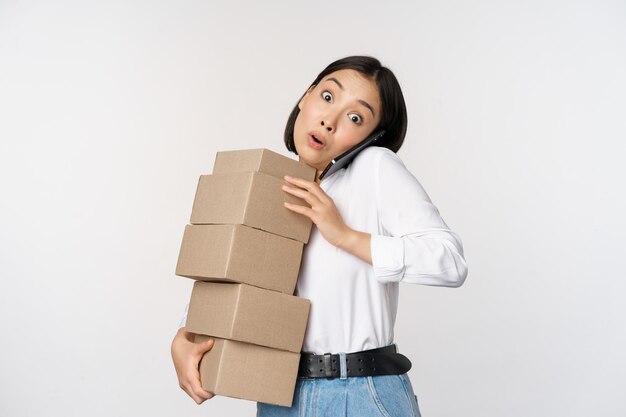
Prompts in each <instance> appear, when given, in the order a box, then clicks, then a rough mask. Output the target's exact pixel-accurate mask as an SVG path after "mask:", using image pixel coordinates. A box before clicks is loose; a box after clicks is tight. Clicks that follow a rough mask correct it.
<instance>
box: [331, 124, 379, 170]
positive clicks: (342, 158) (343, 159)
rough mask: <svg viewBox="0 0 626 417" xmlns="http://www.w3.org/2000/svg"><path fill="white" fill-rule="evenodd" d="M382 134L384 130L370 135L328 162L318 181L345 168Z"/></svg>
mask: <svg viewBox="0 0 626 417" xmlns="http://www.w3.org/2000/svg"><path fill="white" fill-rule="evenodd" d="M384 134H385V131H384V130H379V131H378V132H376V133H374V134H373V135H371V136H370V137H368V138H367V139H365V140H363V141H362V142H360V143H357V144H356V145H355V146H353V147H352V148H350V149H348V150H347V151H345V152H344V153H342V154H341V155H339V156H338V157H336V158H335V159H333V160H332V161H330V164H328V165H327V166H326V168H324V170H323V171H322V173H321V174H320V181H321V180H322V179H323V178H324V177H325V176H327V175H331V174H333V173H335V172H337V171H339V170H340V169H341V168H344V167H347V166H348V164H349V163H350V162H352V160H353V159H354V157H355V156H356V155H357V154H358V153H359V152H361V151H362V150H363V149H365V148H367V147H368V146H370V145H372V144H374V143H375V142H376V141H377V140H378V139H380V138H381V137H382V136H383V135H384Z"/></svg>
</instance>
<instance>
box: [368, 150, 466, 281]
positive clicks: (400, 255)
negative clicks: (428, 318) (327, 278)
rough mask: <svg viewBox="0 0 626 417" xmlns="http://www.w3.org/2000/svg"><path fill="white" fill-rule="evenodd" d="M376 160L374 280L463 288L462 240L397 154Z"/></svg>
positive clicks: (463, 262) (464, 273)
mask: <svg viewBox="0 0 626 417" xmlns="http://www.w3.org/2000/svg"><path fill="white" fill-rule="evenodd" d="M375 156H376V160H374V161H373V166H374V170H373V171H374V189H375V191H376V197H375V199H376V201H377V204H378V217H379V225H380V228H381V230H382V233H380V234H378V235H374V236H372V261H373V262H372V264H373V266H374V272H375V276H376V278H377V279H378V280H379V281H381V282H397V281H404V282H409V283H417V284H424V285H436V286H446V287H459V286H461V285H462V284H463V282H464V281H465V278H466V277H467V265H466V262H465V259H464V256H463V245H462V242H461V239H460V238H459V236H458V235H457V234H456V233H454V232H452V231H451V230H450V229H449V228H448V226H447V225H446V223H445V222H444V220H443V219H442V218H441V215H440V214H439V210H438V209H437V207H435V205H434V204H433V203H432V202H431V200H430V198H429V197H428V195H427V194H426V191H425V190H424V188H423V187H422V186H421V184H420V183H419V182H418V181H417V179H416V178H415V177H414V176H413V175H412V174H411V173H410V172H409V171H408V170H407V169H406V168H405V167H404V164H403V163H402V161H401V160H400V158H399V157H398V156H397V155H396V154H394V153H392V152H390V151H388V152H381V153H378V154H377V155H375Z"/></svg>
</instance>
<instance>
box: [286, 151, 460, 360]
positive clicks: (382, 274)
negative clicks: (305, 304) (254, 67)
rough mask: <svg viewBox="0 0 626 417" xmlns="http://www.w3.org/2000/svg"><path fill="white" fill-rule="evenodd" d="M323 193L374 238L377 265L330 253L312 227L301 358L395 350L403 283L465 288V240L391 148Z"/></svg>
mask: <svg viewBox="0 0 626 417" xmlns="http://www.w3.org/2000/svg"><path fill="white" fill-rule="evenodd" d="M320 186H321V188H322V189H323V190H324V191H325V192H326V193H327V194H328V195H329V196H330V197H331V198H332V199H333V201H334V203H335V206H336V207H337V209H338V210H339V213H340V214H341V216H342V218H343V220H344V222H345V223H346V225H347V226H348V227H350V228H352V229H354V230H358V231H361V232H366V233H370V234H371V236H372V238H371V251H372V263H373V265H370V264H368V263H367V262H365V261H362V260H361V259H359V258H357V257H356V256H354V255H352V254H350V253H348V252H345V251H343V250H341V249H339V248H337V247H335V246H333V245H331V244H330V243H328V242H327V241H326V240H325V239H324V238H323V237H322V235H321V234H320V233H319V230H318V229H317V228H316V227H315V226H313V229H312V231H311V237H310V239H309V243H308V244H307V245H306V246H305V248H304V255H303V259H302V265H301V267H300V275H299V277H298V284H297V288H296V295H298V296H299V297H304V298H308V299H309V300H311V312H310V315H309V322H308V326H307V331H306V334H305V338H304V345H303V348H302V350H303V351H305V352H315V353H317V354H323V353H327V352H330V353H339V352H346V353H349V352H356V351H361V350H367V349H374V348H378V347H383V346H387V345H390V344H391V343H393V327H394V323H395V318H396V312H397V309H398V285H399V283H400V282H408V283H415V284H425V285H437V286H446V287H458V286H460V285H461V284H462V283H463V281H464V280H465V277H466V276H467V266H466V263H465V259H464V257H463V246H462V243H461V240H460V238H459V237H458V236H457V235H456V234H455V233H454V232H452V231H451V230H450V229H449V228H448V226H447V225H446V223H445V222H444V221H443V219H442V218H441V216H440V215H439V211H438V210H437V208H436V207H435V206H434V205H433V203H432V202H431V201H430V198H429V197H428V195H427V194H426V192H425V191H424V189H423V187H422V186H421V185H420V183H419V182H418V181H417V179H416V178H415V177H414V176H413V175H412V174H411V173H410V172H409V171H408V170H407V169H406V167H405V166H404V164H403V163H402V161H401V160H400V158H399V157H398V156H397V155H396V154H395V153H393V152H392V151H390V150H388V149H386V148H381V147H369V148H367V149H365V150H363V151H362V152H361V153H360V154H359V155H358V156H357V157H356V158H355V159H354V161H352V163H351V164H350V165H348V167H347V168H345V169H341V170H339V171H337V172H336V173H334V174H333V175H331V176H330V177H327V178H325V179H324V180H323V181H322V182H321V184H320Z"/></svg>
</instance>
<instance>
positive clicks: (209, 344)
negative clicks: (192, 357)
mask: <svg viewBox="0 0 626 417" xmlns="http://www.w3.org/2000/svg"><path fill="white" fill-rule="evenodd" d="M214 344H215V341H214V340H213V339H209V340H207V341H206V342H203V343H200V344H198V346H197V353H198V354H199V355H200V356H202V355H204V354H205V353H207V352H208V351H209V350H211V349H212V348H213V345H214Z"/></svg>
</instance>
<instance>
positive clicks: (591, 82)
mask: <svg viewBox="0 0 626 417" xmlns="http://www.w3.org/2000/svg"><path fill="white" fill-rule="evenodd" d="M221 3H226V2H219V3H218V2H209V1H174V0H170V1H163V0H161V1H154V0H152V1H147V0H146V1H107V2H104V1H100V2H97V1H81V2H79V1H74V2H72V1H65V0H63V1H61V0H59V1H54V2H50V1H49V2H45V1H39V2H35V1H32V2H28V1H16V0H13V1H7V0H0V139H1V141H0V222H1V223H0V236H1V237H0V274H1V280H0V331H1V333H0V338H1V343H0V346H1V347H0V415H1V416H3V417H18V416H19V417H25V416H86V415H89V416H107V417H109V416H137V415H138V416H153V417H157V416H207V415H213V416H245V415H249V416H252V415H254V412H255V411H254V410H255V405H254V403H251V402H247V401H241V400H234V399H229V398H223V397H218V398H215V399H213V400H211V401H209V402H207V403H205V404H204V405H202V406H200V407H198V406H196V404H195V403H194V402H193V401H192V400H191V399H189V398H188V397H187V396H186V395H185V394H184V393H183V392H182V391H181V390H180V389H179V388H178V385H177V381H176V378H175V373H174V370H173V366H172V364H171V360H170V353H169V348H170V341H171V338H172V336H173V335H174V333H175V331H176V329H177V325H178V321H179V319H180V317H181V314H182V312H183V308H184V305H185V304H186V302H187V300H188V297H189V293H190V289H191V284H192V281H191V280H187V279H185V278H181V277H176V276H175V275H174V267H175V264H176V259H177V256H178V249H179V245H180V240H181V236H182V232H183V228H184V225H185V224H186V222H187V221H188V219H189V214H190V211H191V204H192V201H193V196H194V191H195V187H196V181H197V177H198V176H199V175H200V174H202V173H210V171H211V168H212V165H213V158H214V157H215V152H217V151H220V150H227V149H240V148H258V147H265V148H270V149H273V150H276V151H279V152H281V153H283V154H287V153H286V150H284V148H283V145H282V132H283V127H284V123H285V121H286V118H287V115H288V113H289V111H290V110H291V108H292V107H293V105H294V104H295V103H296V101H297V99H298V98H299V97H300V95H301V94H302V93H303V92H304V91H305V89H306V88H307V87H308V85H309V83H310V82H311V81H313V79H314V78H315V76H316V75H317V73H318V72H319V71H321V70H322V69H323V68H324V67H325V66H326V65H327V64H328V63H330V62H331V61H333V60H335V59H337V58H341V57H343V56H346V55H354V54H367V55H373V56H376V57H378V58H379V59H380V60H381V61H382V62H383V64H385V65H387V66H388V67H390V68H391V69H392V70H393V71H394V72H395V74H396V75H397V77H398V78H399V80H400V82H401V85H402V86H403V90H404V94H405V98H406V101H407V106H408V111H409V116H410V122H409V131H408V135H407V140H406V142H405V146H404V147H403V149H402V150H401V151H400V153H399V154H400V156H401V157H402V159H403V160H404V161H405V163H406V165H407V167H408V168H409V169H410V170H411V171H412V172H413V173H414V174H415V175H416V176H417V178H418V179H419V180H420V182H421V183H422V184H423V185H424V187H425V188H426V190H427V191H428V193H429V194H430V196H431V198H432V200H433V202H434V203H435V204H436V205H437V206H438V207H439V209H440V211H441V214H442V215H443V217H444V219H445V220H446V222H447V223H448V225H449V226H450V227H451V228H452V229H453V230H455V231H456V232H458V233H459V234H460V236H461V237H462V239H463V242H464V245H465V254H466V258H467V261H468V265H469V271H470V272H469V277H468V279H467V282H466V284H465V285H464V286H463V287H461V288H459V289H445V288H430V287H424V286H417V285H415V286H411V285H403V286H401V304H400V311H399V317H398V321H397V325H396V339H397V342H398V344H399V346H400V348H401V350H402V351H403V352H404V353H406V354H407V355H408V356H409V357H410V358H411V359H412V361H413V364H414V367H413V369H412V370H411V372H410V376H411V378H412V380H413V384H414V387H415V390H416V393H417V395H418V397H419V399H420V406H421V409H422V413H423V415H424V417H452V416H480V417H502V416H507V417H515V416H520V417H521V416H528V415H532V416H546V417H547V416H550V417H553V416H568V417H576V416H590V415H594V416H603V417H604V416H624V415H626V399H624V398H625V396H624V381H625V380H626V359H625V356H624V352H626V331H625V327H626V326H625V323H624V322H625V318H626V306H625V303H624V302H623V301H622V299H623V298H624V294H626V272H625V271H624V258H625V255H626V251H625V249H624V235H625V233H626V227H625V221H624V212H625V211H626V198H625V195H624V194H625V193H624V185H623V179H624V178H626V169H625V168H624V156H625V154H626V153H625V150H624V145H623V142H624V140H625V139H626V122H625V120H626V117H625V113H626V99H625V97H626V81H625V79H626V77H625V75H624V74H626V4H625V3H624V2H623V1H545V0H543V1H538V0H535V1H526V2H518V1H501V2H496V1H473V2H472V1H461V0H459V1H411V2H409V1H407V2H393V3H384V2H382V1H359V2H352V3H342V4H335V3H333V2H326V1H316V2H306V3H304V2H302V4H297V3H296V2H287V1H285V2H269V3H268V2H247V3H244V2H231V3H229V5H225V4H221Z"/></svg>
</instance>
